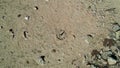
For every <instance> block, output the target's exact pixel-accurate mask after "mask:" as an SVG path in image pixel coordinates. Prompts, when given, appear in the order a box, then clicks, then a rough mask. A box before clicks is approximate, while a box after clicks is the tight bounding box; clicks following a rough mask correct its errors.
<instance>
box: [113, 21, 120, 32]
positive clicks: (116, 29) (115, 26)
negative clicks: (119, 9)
mask: <svg viewBox="0 0 120 68" xmlns="http://www.w3.org/2000/svg"><path fill="white" fill-rule="evenodd" d="M112 30H113V31H115V32H116V31H118V30H120V25H119V24H118V23H113V27H112Z"/></svg>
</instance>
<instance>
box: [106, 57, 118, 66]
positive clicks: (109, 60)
mask: <svg viewBox="0 0 120 68" xmlns="http://www.w3.org/2000/svg"><path fill="white" fill-rule="evenodd" d="M116 62H117V61H116V60H115V59H113V58H111V57H108V63H109V64H110V65H113V64H116Z"/></svg>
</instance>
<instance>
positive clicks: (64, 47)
mask: <svg viewBox="0 0 120 68" xmlns="http://www.w3.org/2000/svg"><path fill="white" fill-rule="evenodd" d="M119 4H120V0H0V27H1V28H0V68H89V66H87V65H86V62H85V58H84V56H85V55H86V54H90V53H91V50H93V49H99V48H102V47H103V46H102V41H103V39H104V38H105V37H107V35H108V33H109V26H110V23H111V22H115V21H117V22H119V20H120V19H119V17H120V16H119V14H120V12H119V11H120V7H119ZM112 8H113V9H112ZM111 9H112V10H111ZM91 37H92V38H91ZM41 57H42V60H41ZM43 59H44V60H43Z"/></svg>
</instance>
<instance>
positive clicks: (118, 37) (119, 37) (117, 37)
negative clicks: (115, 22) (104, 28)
mask: <svg viewBox="0 0 120 68" xmlns="http://www.w3.org/2000/svg"><path fill="white" fill-rule="evenodd" d="M116 39H120V31H117V32H116Z"/></svg>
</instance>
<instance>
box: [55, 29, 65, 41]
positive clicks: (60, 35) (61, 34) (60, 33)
mask: <svg viewBox="0 0 120 68" xmlns="http://www.w3.org/2000/svg"><path fill="white" fill-rule="evenodd" d="M56 37H57V39H59V40H64V39H65V38H66V37H67V34H66V32H65V30H62V29H61V30H59V31H58V32H57V34H56Z"/></svg>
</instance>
